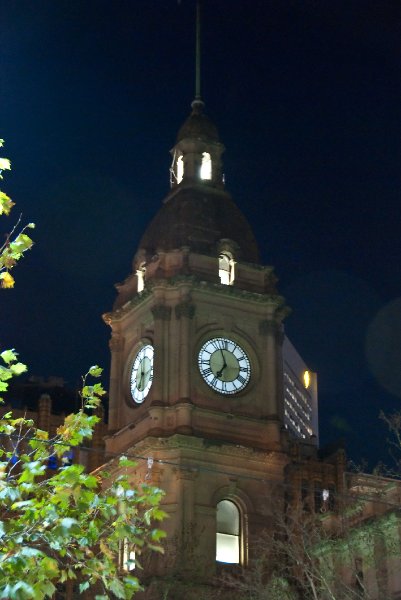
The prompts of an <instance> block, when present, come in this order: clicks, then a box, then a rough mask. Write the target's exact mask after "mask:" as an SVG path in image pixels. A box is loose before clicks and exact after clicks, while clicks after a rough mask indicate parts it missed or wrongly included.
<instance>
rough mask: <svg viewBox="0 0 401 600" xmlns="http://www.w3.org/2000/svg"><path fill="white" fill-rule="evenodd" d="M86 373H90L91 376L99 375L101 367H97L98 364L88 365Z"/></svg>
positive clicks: (101, 370)
mask: <svg viewBox="0 0 401 600" xmlns="http://www.w3.org/2000/svg"><path fill="white" fill-rule="evenodd" d="M88 373H89V375H92V377H100V376H101V374H102V373H103V369H102V368H101V367H98V365H93V366H92V367H90V369H89V371H88Z"/></svg>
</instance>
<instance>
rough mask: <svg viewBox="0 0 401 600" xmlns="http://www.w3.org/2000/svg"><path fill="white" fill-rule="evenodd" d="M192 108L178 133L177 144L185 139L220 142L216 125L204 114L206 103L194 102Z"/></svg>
mask: <svg viewBox="0 0 401 600" xmlns="http://www.w3.org/2000/svg"><path fill="white" fill-rule="evenodd" d="M191 107H192V112H191V114H190V115H189V117H188V118H187V119H186V121H185V122H184V123H183V125H182V126H181V127H180V129H179V131H178V135H177V143H178V142H180V141H181V140H183V139H185V138H195V139H198V140H204V141H207V142H217V143H218V142H220V137H219V132H218V131H217V127H216V125H215V124H214V123H213V122H212V121H211V120H210V119H209V117H208V116H207V115H205V114H204V113H203V108H204V103H203V102H202V100H194V101H193V102H192V104H191Z"/></svg>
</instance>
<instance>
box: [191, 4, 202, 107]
mask: <svg viewBox="0 0 401 600" xmlns="http://www.w3.org/2000/svg"><path fill="white" fill-rule="evenodd" d="M200 68H201V10H200V0H197V1H196V60H195V99H194V100H193V102H192V104H191V106H192V110H193V111H194V112H196V113H200V112H202V109H203V106H204V104H203V102H202V98H201V85H200V83H201V82H200Z"/></svg>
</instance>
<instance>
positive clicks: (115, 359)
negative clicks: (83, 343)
mask: <svg viewBox="0 0 401 600" xmlns="http://www.w3.org/2000/svg"><path fill="white" fill-rule="evenodd" d="M109 348H110V352H111V367H110V388H109V396H110V403H109V430H110V431H115V430H116V429H118V428H119V427H120V426H121V423H119V415H120V407H121V404H122V401H123V398H122V396H123V391H122V389H121V388H122V385H123V378H122V373H123V350H124V337H123V336H122V335H121V334H120V333H118V332H115V331H113V333H112V335H111V338H110V340H109Z"/></svg>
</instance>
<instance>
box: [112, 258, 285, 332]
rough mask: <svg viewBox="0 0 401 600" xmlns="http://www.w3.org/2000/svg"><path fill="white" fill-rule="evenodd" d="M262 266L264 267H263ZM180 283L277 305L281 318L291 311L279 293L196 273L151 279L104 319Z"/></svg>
mask: <svg viewBox="0 0 401 600" xmlns="http://www.w3.org/2000/svg"><path fill="white" fill-rule="evenodd" d="M261 268H262V267H261ZM180 284H186V285H190V286H191V287H192V289H195V290H199V291H206V292H208V293H213V294H216V295H218V296H225V297H231V298H235V299H238V300H241V301H244V302H255V303H258V304H261V305H263V304H264V305H270V306H275V307H276V310H278V309H280V319H283V318H284V317H285V316H287V315H288V314H289V312H290V309H289V308H288V307H286V306H285V299H284V297H283V296H280V295H279V294H266V293H260V292H250V291H248V290H243V289H241V288H238V287H236V286H235V285H221V284H220V283H213V282H210V281H200V280H199V278H198V277H196V276H194V275H175V276H174V277H169V278H164V277H160V278H159V277H158V278H153V279H152V280H149V281H148V282H147V284H146V286H147V287H146V289H145V290H143V291H142V292H140V293H139V294H137V295H135V296H133V297H132V298H131V300H128V302H126V304H124V306H122V307H121V308H118V309H117V310H115V311H111V312H108V313H105V314H104V315H103V320H104V321H105V323H107V324H109V325H110V324H111V323H112V322H113V321H118V320H120V319H122V318H124V317H125V315H127V314H128V313H129V312H130V311H131V310H132V308H134V307H135V306H138V305H139V304H141V303H142V302H143V301H145V300H146V299H147V298H149V296H150V295H151V294H152V292H153V289H154V288H156V287H157V288H165V289H168V288H172V287H177V286H179V285H180Z"/></svg>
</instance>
